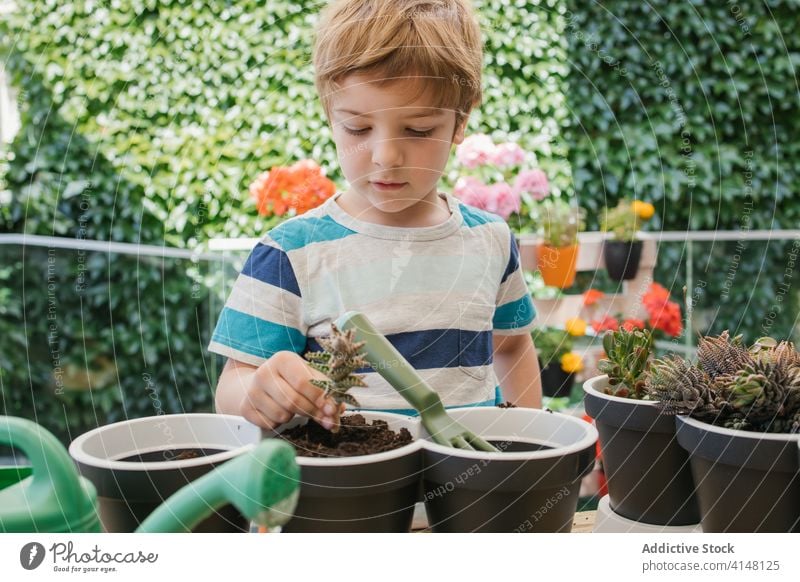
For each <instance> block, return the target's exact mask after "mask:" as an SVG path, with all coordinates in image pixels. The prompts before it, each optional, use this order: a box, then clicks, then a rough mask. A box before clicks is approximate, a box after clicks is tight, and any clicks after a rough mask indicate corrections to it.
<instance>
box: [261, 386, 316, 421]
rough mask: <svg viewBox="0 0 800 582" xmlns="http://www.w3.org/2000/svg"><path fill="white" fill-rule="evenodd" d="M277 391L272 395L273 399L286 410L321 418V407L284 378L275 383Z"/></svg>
mask: <svg viewBox="0 0 800 582" xmlns="http://www.w3.org/2000/svg"><path fill="white" fill-rule="evenodd" d="M275 385H276V387H277V390H276V391H274V392H272V393H270V396H271V397H272V399H273V400H274V401H275V402H277V403H278V404H279V405H280V406H282V407H283V408H285V409H286V410H290V411H292V412H295V413H298V414H303V415H305V416H310V417H315V418H317V417H319V416H320V413H319V406H317V404H316V402H314V401H312V400H309V399H308V398H307V397H306V396H305V395H304V394H303V393H302V392H300V391H299V390H296V389H295V388H293V387H292V386H290V385H289V383H288V382H286V380H284V379H283V378H278V381H277V382H276V383H275Z"/></svg>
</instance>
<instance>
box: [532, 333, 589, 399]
mask: <svg viewBox="0 0 800 582" xmlns="http://www.w3.org/2000/svg"><path fill="white" fill-rule="evenodd" d="M577 331H579V327H578V325H577V324H573V325H571V326H569V327H568V329H559V328H556V327H550V326H543V327H540V328H536V329H534V330H533V332H531V337H532V338H533V344H534V345H535V346H536V354H537V356H538V357H539V369H540V372H541V376H542V392H543V393H544V395H545V396H550V397H554V398H557V397H561V396H569V394H570V392H571V391H572V385H573V384H574V383H575V374H576V373H577V372H580V371H581V370H582V369H583V359H582V358H581V356H580V354H578V353H577V352H575V351H573V348H574V345H573V339H572V338H573V336H574V335H575V333H576V332H577ZM571 332H572V333H571Z"/></svg>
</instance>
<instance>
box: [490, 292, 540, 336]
mask: <svg viewBox="0 0 800 582" xmlns="http://www.w3.org/2000/svg"><path fill="white" fill-rule="evenodd" d="M535 317H536V308H535V307H534V306H533V301H531V298H530V295H523V296H522V297H520V298H519V299H517V300H516V301H511V302H509V303H506V304H504V305H501V306H500V307H498V308H497V309H495V312H494V318H493V319H492V327H493V328H494V329H516V328H518V327H522V326H525V325H528V324H529V323H530V322H531V321H533V319H534V318H535Z"/></svg>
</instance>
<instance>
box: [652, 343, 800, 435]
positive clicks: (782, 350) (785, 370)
mask: <svg viewBox="0 0 800 582" xmlns="http://www.w3.org/2000/svg"><path fill="white" fill-rule="evenodd" d="M646 390H647V392H648V393H649V394H650V395H651V397H652V398H653V399H654V400H659V401H660V403H659V408H661V410H662V411H663V412H664V413H665V414H689V415H691V416H692V417H695V418H697V419H698V420H702V421H704V422H710V423H712V424H720V425H722V426H725V427H727V428H734V429H740V430H752V431H761V432H778V433H786V432H791V433H798V432H800V354H798V352H797V350H795V347H794V344H792V343H791V342H786V341H782V342H777V341H775V340H774V339H772V338H769V337H764V338H759V339H758V340H757V341H756V342H755V343H754V344H753V345H752V346H751V347H750V348H747V347H746V346H745V345H744V344H743V342H742V341H741V336H737V337H735V338H733V339H731V338H730V336H729V334H728V332H727V331H725V332H723V333H722V334H720V335H719V336H717V337H704V338H701V340H700V344H699V347H698V362H697V364H696V365H692V364H690V363H689V362H687V361H685V360H684V359H683V358H680V357H672V358H665V359H663V360H657V361H656V362H654V363H653V365H652V366H651V371H650V374H649V376H648V379H647V383H646Z"/></svg>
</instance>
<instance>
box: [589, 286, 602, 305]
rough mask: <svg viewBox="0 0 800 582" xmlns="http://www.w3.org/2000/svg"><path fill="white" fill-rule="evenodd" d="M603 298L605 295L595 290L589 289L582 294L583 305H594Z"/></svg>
mask: <svg viewBox="0 0 800 582" xmlns="http://www.w3.org/2000/svg"><path fill="white" fill-rule="evenodd" d="M605 296H606V294H605V293H603V292H602V291H598V290H597V289H589V290H588V291H586V292H585V293H584V294H583V304H584V305H594V304H595V303H597V302H598V301H599V300H600V299H602V298H603V297H605Z"/></svg>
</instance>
